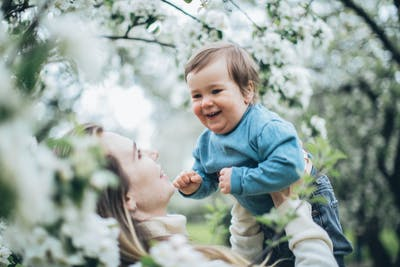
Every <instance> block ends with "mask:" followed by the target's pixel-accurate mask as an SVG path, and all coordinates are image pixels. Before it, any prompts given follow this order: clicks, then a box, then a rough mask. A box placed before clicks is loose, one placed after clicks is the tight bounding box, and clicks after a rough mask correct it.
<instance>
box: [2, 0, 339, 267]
mask: <svg viewBox="0 0 400 267" xmlns="http://www.w3.org/2000/svg"><path fill="white" fill-rule="evenodd" d="M191 2H192V1H178V0H175V1H172V0H171V1H167V0H147V1H146V0H120V1H113V0H107V1H100V0H91V1H83V0H76V1H63V0H53V1H51V0H48V1H45V0H24V1H20V0H8V1H3V2H2V4H1V11H2V13H1V19H2V23H1V24H0V54H1V57H0V80H1V81H2V82H1V85H0V140H1V141H0V166H1V170H2V173H1V174H0V185H1V186H0V194H1V195H2V204H1V207H0V216H1V217H2V218H5V219H6V220H5V221H6V227H5V230H2V231H1V233H2V236H1V239H0V264H3V265H7V264H14V263H15V261H18V260H20V261H22V263H23V264H24V265H26V266H54V265H57V266H72V265H73V266H87V265H90V266H117V265H118V246H117V235H118V226H117V225H116V223H115V221H113V220H104V219H101V218H99V217H98V216H97V215H96V213H95V203H96V197H97V193H98V191H99V190H101V189H102V188H104V187H105V186H108V185H110V184H113V182H114V179H113V176H112V175H111V174H109V173H108V172H107V171H105V170H104V169H103V166H102V164H101V162H102V153H101V151H100V150H99V149H98V146H97V145H96V143H95V141H93V140H91V139H90V138H89V139H88V138H83V137H80V138H79V137H68V138H64V139H62V140H61V141H59V142H63V145H64V146H67V147H69V153H68V154H66V155H65V156H63V157H59V156H56V155H55V154H54V153H53V152H52V142H51V139H50V137H51V136H52V131H54V129H56V128H57V127H58V126H59V125H62V124H63V123H64V124H65V123H69V124H71V121H73V119H71V117H73V116H74V103H75V101H76V99H78V98H79V96H80V94H81V93H82V91H83V90H85V88H87V87H89V86H91V85H93V84H96V83H98V82H99V81H101V80H102V78H103V77H106V76H107V75H108V74H109V73H117V74H118V77H119V82H120V83H121V84H123V85H126V84H131V83H136V84H141V85H143V86H144V87H145V88H147V90H149V91H151V92H152V93H153V95H156V96H158V97H159V98H161V99H164V101H165V102H166V103H167V104H171V105H176V106H185V104H186V100H185V98H184V97H179V96H181V95H182V94H183V89H182V88H183V86H176V85H181V84H182V78H181V75H180V73H181V72H182V71H181V70H182V67H183V64H184V63H185V61H186V60H187V59H188V57H189V55H190V54H191V52H192V51H193V49H195V48H197V47H200V46H201V45H202V44H204V43H206V42H207V41H215V40H228V41H231V42H235V43H238V44H239V45H241V46H243V47H245V48H246V49H247V50H248V51H249V52H250V53H251V54H252V55H253V56H254V58H255V59H256V60H257V62H258V63H259V65H260V71H261V87H260V98H261V101H263V103H265V104H266V105H269V106H271V107H273V108H274V109H276V110H277V111H280V112H284V113H285V114H286V115H287V116H292V117H296V116H301V115H302V114H303V113H304V111H305V109H306V108H307V107H308V105H309V100H310V97H311V95H312V89H311V86H310V79H309V75H308V69H307V68H306V67H305V66H306V65H305V62H307V60H308V59H309V58H310V56H312V53H313V52H315V51H317V50H318V49H323V48H324V47H326V45H327V43H328V42H329V40H331V38H332V33H331V31H330V29H329V27H327V26H326V24H325V23H324V21H323V20H321V19H320V18H319V16H318V12H317V11H318V7H319V4H318V3H317V2H313V1H305V0H287V1H278V0H271V1H267V0H263V1H257V3H255V2H253V1H233V0H231V1H227V0H224V1H218V0H214V1H211V0H210V1H205V0H203V1H199V2H196V3H191ZM254 7H256V8H254ZM188 10H191V11H190V12H189V11H188ZM154 62H156V63H154ZM157 62H163V64H159V63H157ZM166 70H167V71H166ZM163 71H164V72H163ZM164 74H165V75H167V76H168V77H164ZM146 77H147V78H146ZM148 77H151V79H148ZM171 88H175V89H174V90H172V91H171ZM311 123H314V124H315V126H316V127H314V128H315V129H317V130H318V129H319V130H320V132H321V133H322V134H324V127H320V126H321V125H322V126H323V123H321V122H320V119H319V118H318V117H314V118H313V120H311ZM310 125H311V124H310ZM304 129H305V130H308V129H309V126H307V125H304ZM305 132H307V131H305ZM3 196H5V197H4V199H3ZM3 228H4V227H3V226H2V227H1V229H3ZM94 240H96V241H94ZM98 240H100V241H98ZM173 242H175V243H172V244H171V245H170V246H174V245H179V244H180V241H179V240H178V241H176V240H175V241H173ZM3 245H4V246H3ZM161 248H162V247H161ZM159 249H160V248H158V250H157V249H154V250H153V251H155V252H157V251H159ZM166 249H169V247H168V245H167V246H166ZM11 252H13V253H14V257H10V255H11ZM156 255H159V257H162V256H160V255H164V254H163V253H158V254H157V253H156ZM194 257H198V255H194ZM156 260H157V259H156ZM164 260H165V259H164ZM187 260H189V261H190V260H191V259H187ZM164 262H165V261H162V260H160V262H159V263H160V264H163V263H164ZM200 262H201V261H200ZM204 264H206V263H204ZM221 264H222V263H221ZM204 266H205V265H204ZM221 266H222V265H221Z"/></svg>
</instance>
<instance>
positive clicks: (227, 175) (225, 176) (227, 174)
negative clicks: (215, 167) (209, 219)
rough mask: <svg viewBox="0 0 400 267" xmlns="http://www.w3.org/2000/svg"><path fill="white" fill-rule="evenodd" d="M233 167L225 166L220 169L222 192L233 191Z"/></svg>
mask: <svg viewBox="0 0 400 267" xmlns="http://www.w3.org/2000/svg"><path fill="white" fill-rule="evenodd" d="M231 175H232V168H223V169H222V170H220V171H219V188H220V189H221V193H224V194H229V193H230V192H231Z"/></svg>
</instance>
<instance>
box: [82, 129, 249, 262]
mask: <svg viewBox="0 0 400 267" xmlns="http://www.w3.org/2000/svg"><path fill="white" fill-rule="evenodd" d="M80 131H83V132H84V133H86V134H89V135H94V136H101V134H102V133H103V128H102V127H101V126H98V125H95V124H84V125H82V126H80ZM107 160H108V166H107V168H108V169H109V170H110V171H111V172H113V173H114V174H115V175H116V176H117V177H118V178H119V185H118V186H117V187H109V188H107V189H106V190H104V191H103V192H102V193H101V195H100V197H99V199H98V202H97V213H98V214H99V215H100V216H101V217H103V218H110V217H112V218H114V219H116V220H117V221H118V223H119V226H120V235H119V250H120V261H121V262H120V265H121V266H128V265H130V264H133V263H135V262H137V261H140V258H141V257H142V256H145V255H148V251H149V245H150V244H148V243H146V241H144V240H145V238H142V237H141V233H139V232H137V231H136V230H135V229H136V228H135V222H134V220H133V219H132V217H131V215H130V213H129V211H128V210H127V209H126V207H125V205H124V202H125V201H124V198H125V196H126V194H127V190H128V189H129V183H128V179H127V177H126V175H125V173H124V172H123V170H122V166H121V165H120V163H119V162H118V160H117V158H116V157H115V156H114V155H112V154H108V155H107ZM194 248H195V249H196V250H198V251H199V252H201V253H202V254H203V255H204V256H205V257H207V258H208V259H210V260H222V261H225V262H227V263H229V264H232V265H235V266H247V265H249V262H248V261H247V260H245V259H244V258H242V257H240V256H238V255H235V254H234V253H232V251H230V249H229V248H227V247H223V246H205V245H203V246H194Z"/></svg>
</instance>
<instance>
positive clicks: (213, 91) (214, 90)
mask: <svg viewBox="0 0 400 267" xmlns="http://www.w3.org/2000/svg"><path fill="white" fill-rule="evenodd" d="M221 91H222V89H213V90H212V91H211V93H212V94H213V95H216V94H218V93H220V92H221Z"/></svg>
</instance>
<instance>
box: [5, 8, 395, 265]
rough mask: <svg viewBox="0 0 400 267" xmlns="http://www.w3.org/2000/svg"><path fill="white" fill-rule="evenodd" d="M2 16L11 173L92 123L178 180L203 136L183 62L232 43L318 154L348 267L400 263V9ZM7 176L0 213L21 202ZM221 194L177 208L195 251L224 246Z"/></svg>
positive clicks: (225, 201)
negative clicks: (37, 151)
mask: <svg viewBox="0 0 400 267" xmlns="http://www.w3.org/2000/svg"><path fill="white" fill-rule="evenodd" d="M1 18H2V21H1V24H0V55H1V57H0V60H1V64H0V80H1V83H0V144H1V148H0V159H1V160H0V163H1V164H0V166H3V167H4V168H3V169H2V170H6V169H7V166H9V165H10V164H13V163H10V162H8V161H7V160H6V157H7V156H8V155H10V154H13V155H14V154H15V157H18V158H19V156H20V154H18V153H24V152H23V151H22V152H21V151H19V150H18V149H17V148H15V147H18V146H17V145H16V143H15V142H19V141H18V140H19V139H18V137H19V136H20V135H23V134H22V133H25V135H27V136H32V137H33V140H34V142H37V143H41V142H43V141H45V140H47V139H48V138H59V137H61V136H63V135H64V134H65V133H66V132H67V131H68V130H69V129H71V128H72V127H74V125H76V124H79V123H83V122H95V123H99V124H101V125H103V126H104V128H106V129H107V130H111V131H116V132H119V133H121V134H123V135H126V136H131V137H132V138H134V139H135V140H136V142H137V144H138V145H139V147H142V148H153V149H156V150H158V151H159V152H160V159H159V161H160V163H161V165H162V166H163V169H164V171H165V172H166V173H167V174H168V175H169V177H170V178H171V179H173V178H174V177H175V176H176V175H177V174H178V173H179V172H180V171H182V170H188V169H190V167H191V164H192V158H191V152H192V148H193V147H194V145H195V143H196V138H197V136H198V135H199V134H200V133H201V132H202V131H203V126H202V125H201V124H200V123H199V122H198V120H197V119H196V118H195V117H194V115H193V114H192V113H191V109H190V99H189V94H188V91H187V87H186V84H185V82H184V79H183V67H184V64H185V62H186V61H187V59H188V58H189V56H190V55H191V53H192V52H193V51H194V49H196V48H198V47H200V46H202V45H203V44H205V43H207V42H210V41H216V40H226V41H230V42H235V43H238V44H239V45H241V46H242V47H244V48H245V49H247V51H249V53H250V54H251V55H252V56H253V57H254V59H255V60H256V61H257V63H258V64H259V68H260V77H261V84H260V87H259V101H260V102H261V103H263V104H264V105H265V106H267V107H268V108H270V109H271V110H273V111H275V112H277V113H278V114H280V115H281V116H282V117H284V118H286V119H287V120H290V121H292V122H293V123H294V124H295V125H296V129H297V130H298V132H299V135H300V137H301V139H302V141H303V143H304V144H305V146H306V147H307V146H308V145H309V144H312V145H317V148H318V151H319V152H318V154H317V155H314V158H315V160H316V161H317V162H318V163H319V165H320V166H321V167H322V168H323V169H324V170H325V171H326V172H328V174H329V176H330V177H331V181H332V184H333V186H334V189H335V192H336V196H337V198H338V200H339V207H340V216H341V220H342V225H343V228H344V230H345V232H346V235H347V236H348V237H349V239H350V240H351V241H352V243H353V246H354V252H353V253H352V254H351V255H349V256H348V258H347V259H346V261H347V262H348V265H349V266H376V267H378V266H379V267H381V266H388V267H389V266H393V267H394V266H400V214H399V211H400V112H399V109H400V45H399V44H400V1H398V0H392V1H389V0H382V1H379V0H362V1H361V0H337V1H324V0H308V1H307V0H281V1H279V0H260V1H252V0H241V1H239V0H235V1H230V0H208V1H207V0H202V1H190V0H185V1H183V0H170V1H164V0H149V1H145V0H121V1H116V0H115V1H113V0H107V1H106V0H104V1H101V0H91V1H83V0H76V1H62V0H54V1H44V0H31V1H29V0H11V1H9V0H2V1H1ZM10 143H11V144H12V145H10ZM7 145H9V146H7ZM26 160H27V161H29V160H31V161H32V160H35V159H34V158H27V159H26ZM23 166H24V165H18V168H24V167H23ZM2 172H3V171H2ZM10 177H11V176H8V172H6V171H4V172H3V174H2V175H0V185H1V186H0V196H1V201H0V206H1V208H0V211H1V212H0V216H4V217H6V216H7V214H8V213H9V212H8V211H9V209H10V208H12V207H13V205H14V204H13V203H14V202H18V197H15V196H14V197H13V194H12V193H10V192H13V190H8V189H7V188H12V187H13V186H10V184H11V185H12V182H10V181H11V180H12V179H10ZM218 195H219V194H216V195H214V196H212V197H209V198H208V199H205V200H202V201H198V200H196V201H195V200H189V199H183V198H181V197H180V196H179V195H178V194H177V195H176V196H174V198H173V202H172V203H171V207H170V210H171V212H182V213H184V214H186V215H187V216H188V220H189V222H190V225H189V230H190V232H191V235H192V238H193V239H194V240H195V241H196V242H200V243H215V242H218V243H223V242H224V239H226V237H224V234H226V232H224V229H223V228H222V229H221V228H219V227H217V226H218V225H219V224H221V223H223V222H224V220H226V218H225V217H224V214H225V215H226V212H227V208H226V207H227V205H229V203H230V202H231V199H230V198H229V197H221V196H218ZM210 214H212V215H210ZM204 226H206V227H204Z"/></svg>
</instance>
